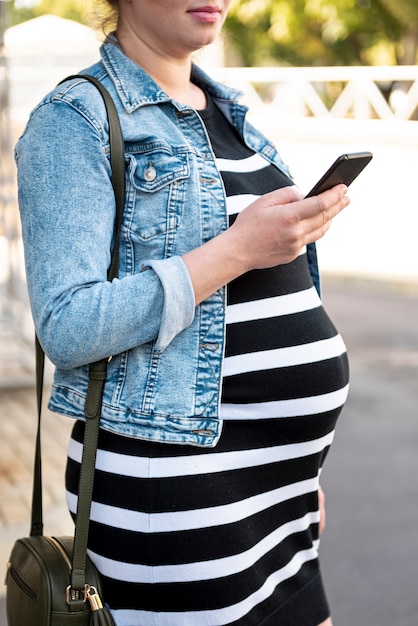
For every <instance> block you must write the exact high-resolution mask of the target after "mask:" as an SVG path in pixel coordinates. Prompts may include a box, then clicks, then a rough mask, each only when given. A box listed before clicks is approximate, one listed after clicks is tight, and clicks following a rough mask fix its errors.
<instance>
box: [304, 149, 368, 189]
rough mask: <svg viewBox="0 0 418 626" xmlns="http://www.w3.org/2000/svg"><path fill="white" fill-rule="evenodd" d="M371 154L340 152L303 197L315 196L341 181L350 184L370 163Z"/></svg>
mask: <svg viewBox="0 0 418 626" xmlns="http://www.w3.org/2000/svg"><path fill="white" fill-rule="evenodd" d="M372 158H373V155H372V153H371V152H351V153H349V154H342V155H341V156H339V157H338V159H337V160H336V161H334V163H333V164H332V165H331V167H330V168H329V170H328V171H327V172H325V174H324V175H323V176H322V178H321V179H320V180H318V182H317V183H316V185H315V186H314V187H313V188H312V189H311V190H310V192H309V193H308V194H306V196H305V198H309V197H310V196H317V195H318V194H319V193H323V192H324V191H327V190H328V189H331V188H332V187H335V185H339V184H340V183H343V184H344V185H347V187H348V185H350V184H351V183H352V182H353V180H354V179H355V178H357V176H358V175H359V174H360V172H362V171H363V170H364V168H365V167H366V165H367V164H368V163H370V161H371V160H372Z"/></svg>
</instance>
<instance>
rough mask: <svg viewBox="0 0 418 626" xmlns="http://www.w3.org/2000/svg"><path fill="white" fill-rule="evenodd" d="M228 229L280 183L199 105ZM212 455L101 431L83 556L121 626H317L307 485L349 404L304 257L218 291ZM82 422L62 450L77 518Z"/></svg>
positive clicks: (321, 596) (323, 614) (313, 517)
mask: <svg viewBox="0 0 418 626" xmlns="http://www.w3.org/2000/svg"><path fill="white" fill-rule="evenodd" d="M201 115H202V118H203V120H204V123H205V125H206V128H207V130H208V134H209V136H210V138H211V142H212V146H213V149H214V153H215V156H216V158H217V164H218V167H219V170H220V172H221V175H222V178H223V181H224V185H225V190H226V195H227V206H228V215H229V220H230V223H232V222H233V220H234V219H235V217H236V215H237V214H238V213H239V211H240V210H243V209H244V208H245V207H246V206H248V204H250V203H251V202H252V201H253V200H255V199H256V198H257V197H259V196H260V195H262V194H264V193H266V192H268V191H272V190H273V189H277V188H278V187H283V186H285V185H288V184H292V183H291V181H289V180H288V179H287V178H286V177H285V176H284V174H282V173H281V172H279V171H278V170H277V169H276V168H275V167H273V166H271V165H269V164H268V163H267V162H266V161H265V160H263V159H262V158H261V157H260V156H258V155H256V154H253V153H252V152H251V151H250V150H249V149H248V148H247V147H246V146H245V145H243V143H242V142H241V140H240V138H239V136H238V135H237V134H236V133H235V131H234V129H233V128H232V127H231V126H230V125H229V123H228V122H227V121H226V119H225V118H224V117H223V115H222V113H221V112H220V111H219V110H218V109H217V107H216V106H215V105H214V104H213V103H212V102H210V101H209V106H208V109H207V110H205V111H202V112H201ZM227 291H228V293H227V298H228V300H227V303H228V306H227V328H226V352H225V358H224V369H223V376H224V377H223V390H222V405H221V416H222V418H223V420H224V427H223V432H222V436H221V439H220V442H219V444H218V445H217V446H216V448H214V449H206V448H195V447H192V446H181V445H169V444H160V443H153V442H146V441H141V440H135V439H130V438H127V437H122V436H118V435H116V434H114V433H110V432H105V431H101V433H100V438H99V449H98V455H97V463H96V478H95V486H94V494H93V504H92V512H91V527H90V537H89V554H90V556H91V558H92V559H93V560H94V562H95V563H96V565H97V567H98V569H99V570H100V572H101V573H102V575H103V583H104V596H105V599H106V602H107V603H108V605H109V606H110V608H111V610H112V614H113V616H114V618H115V621H116V623H117V625H118V626H226V625H227V624H228V625H234V626H317V625H318V624H320V623H321V622H322V621H324V620H325V619H326V618H327V617H328V616H329V609H328V605H327V601H326V596H325V592H324V589H323V584H322V579H321V574H320V568H319V562H318V543H319V540H318V525H319V512H318V480H319V474H320V471H321V469H322V465H323V462H324V459H325V456H326V454H327V451H328V449H329V446H330V444H331V442H332V439H333V435H334V428H335V423H336V420H337V417H338V415H339V413H340V411H341V408H342V406H343V404H344V401H345V399H346V395H347V388H348V364H347V357H346V353H345V347H344V344H343V342H342V339H341V337H340V336H339V334H338V332H337V331H336V329H335V328H334V326H333V325H332V323H331V321H330V320H329V318H328V316H327V315H326V313H325V311H324V309H323V307H322V305H321V302H320V299H319V297H318V295H317V293H316V291H315V288H314V287H313V284H312V280H311V277H310V274H309V270H308V264H307V258H306V251H302V253H301V254H300V255H299V257H298V258H297V259H296V260H295V261H293V262H292V263H289V264H287V265H282V266H278V267H276V268H273V269H271V270H262V271H253V272H249V273H248V274H245V275H244V276H242V277H240V278H238V279H237V280H235V281H233V282H232V283H231V284H230V285H228V290H227ZM83 431H84V425H83V423H82V422H76V424H75V427H74V430H73V435H72V439H71V442H70V446H69V454H68V464H67V473H66V484H67V500H68V506H69V509H70V511H71V512H72V513H73V514H74V513H75V511H76V502H77V496H76V493H77V484H78V476H79V466H80V461H81V453H82V441H83Z"/></svg>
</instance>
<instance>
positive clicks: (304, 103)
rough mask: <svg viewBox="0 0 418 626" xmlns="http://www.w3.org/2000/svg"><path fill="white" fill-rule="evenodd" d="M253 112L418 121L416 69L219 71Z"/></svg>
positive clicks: (233, 69) (401, 67)
mask: <svg viewBox="0 0 418 626" xmlns="http://www.w3.org/2000/svg"><path fill="white" fill-rule="evenodd" d="M215 74H216V76H217V77H218V78H220V79H221V80H223V81H225V82H227V83H230V84H232V85H236V86H239V87H241V88H242V89H243V91H244V92H245V93H246V94H247V100H248V101H249V103H250V104H251V106H252V107H256V108H258V107H260V106H261V107H263V106H274V107H275V109H276V111H277V110H278V111H280V112H281V113H283V114H287V115H290V116H297V117H299V116H304V117H305V116H312V117H320V118H327V117H331V118H354V119H381V120H393V119H398V120H411V119H418V67H415V66H396V67H392V66H390V67H383V66H379V67H369V66H367V67H338V66H337V67H309V68H302V67H301V68H290V67H280V68H222V69H217V70H216V71H215Z"/></svg>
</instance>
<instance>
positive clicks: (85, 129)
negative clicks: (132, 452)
mask: <svg viewBox="0 0 418 626" xmlns="http://www.w3.org/2000/svg"><path fill="white" fill-rule="evenodd" d="M87 73H89V74H91V75H93V76H95V77H96V78H98V79H99V80H100V81H101V82H102V83H103V85H104V86H105V87H106V88H107V89H108V91H109V92H110V94H111V95H112V97H113V99H114V101H115V104H116V108H117V111H118V113H119V116H120V121H121V126H122V132H123V136H124V141H125V164H126V200H125V207H124V217H123V224H122V228H121V240H120V271H119V278H118V279H117V280H114V281H113V282H112V283H110V282H108V281H107V279H106V272H107V268H108V266H109V261H110V254H111V252H110V251H111V248H112V242H113V238H114V233H113V231H114V217H115V203H114V196H113V192H112V186H111V170H110V164H109V139H108V124H107V117H106V112H105V109H104V105H103V101H102V99H101V96H100V94H99V92H98V91H97V89H96V88H95V87H94V86H93V85H91V84H90V83H87V82H86V81H83V80H82V79H80V80H78V79H73V80H71V81H67V82H66V83H64V84H62V85H59V86H58V87H57V88H56V89H55V90H54V91H52V92H51V93H50V94H48V95H47V96H46V97H45V98H44V99H43V101H42V102H41V103H40V104H39V105H38V106H37V107H36V108H35V109H34V111H33V112H32V114H31V116H30V119H29V122H28V125H27V128H26V129H25V131H24V133H23V135H22V137H21V138H20V139H19V142H18V144H17V146H16V161H17V165H18V184H19V206H20V212H21V220H22V229H23V240H24V248H25V259H26V271H27V280H28V289H29V296H30V302H31V308H32V314H33V317H34V321H35V327H36V331H37V333H38V337H39V339H40V341H41V344H42V345H43V347H44V349H45V352H46V354H47V355H48V356H49V358H50V359H51V361H52V362H53V363H54V364H55V366H56V371H55V376H54V383H53V387H52V393H51V398H50V402H49V407H50V409H51V410H53V411H56V412H58V413H61V414H64V415H68V416H72V417H75V418H83V410H84V401H85V394H86V389H87V383H88V364H89V363H90V362H92V361H97V360H99V359H103V358H105V357H112V358H111V359H110V361H109V365H108V376H107V382H106V385H105V390H104V398H103V409H102V418H101V426H102V427H103V428H105V429H108V430H112V431H114V432H117V433H120V434H123V435H127V436H132V437H139V438H142V439H149V440H153V441H160V442H172V443H187V444H192V445H198V446H214V445H215V444H216V442H217V441H218V439H219V436H220V433H221V426H222V424H221V421H220V420H219V403H220V392H221V379H222V361H223V350H224V338H225V329H224V325H225V319H224V318H225V289H220V290H219V291H217V292H216V293H214V294H213V295H212V296H211V297H209V298H208V299H207V300H206V301H205V302H203V303H202V304H200V305H199V306H197V307H196V306H195V304H194V293H193V288H192V284H191V280H190V277H189V274H188V272H187V270H186V267H185V264H184V262H183V260H182V255H183V254H184V253H186V252H187V251H189V250H191V249H193V248H196V247H198V246H201V245H202V244H204V243H205V242H206V241H208V240H210V239H211V238H213V237H216V235H218V234H219V233H220V232H222V231H223V230H224V229H225V228H227V217H226V206H225V192H224V188H223V184H222V180H221V177H220V174H219V171H218V170H217V168H216V165H215V159H214V154H213V151H212V149H211V146H210V142H209V139H208V136H207V133H206V130H205V127H204V125H203V123H202V121H201V118H200V117H199V115H198V114H197V112H196V111H195V110H193V109H192V108H190V106H186V105H183V104H180V103H178V102H176V101H173V100H172V99H171V98H170V97H169V96H168V95H167V94H166V93H165V92H164V91H162V89H161V88H160V87H159V86H158V85H157V84H156V83H155V82H154V81H153V80H152V79H151V78H150V77H149V75H148V74H146V73H145V72H144V71H143V70H142V69H141V68H140V67H139V66H138V65H136V64H135V63H134V62H133V61H131V60H130V59H129V58H127V57H126V56H125V55H124V54H123V53H122V51H121V50H120V48H119V47H118V46H117V45H115V42H114V41H107V42H105V43H104V44H103V46H102V47H101V61H100V62H98V63H97V64H95V65H93V66H92V67H90V68H89V69H88V70H87ZM193 80H194V81H195V82H196V83H197V84H198V85H200V86H201V87H203V88H204V89H205V90H206V91H207V92H209V93H210V94H211V95H212V97H214V98H215V100H216V102H217V104H218V106H220V107H221V108H222V110H223V111H224V113H225V114H226V115H227V117H228V119H229V120H230V121H231V123H232V124H233V125H234V126H235V127H236V129H237V130H238V132H239V133H240V135H241V136H242V137H243V138H244V140H245V142H246V143H247V145H248V146H249V147H250V148H252V149H253V150H255V151H256V152H258V153H259V154H261V155H263V156H264V158H265V159H266V160H267V161H269V162H271V163H274V164H276V165H277V167H279V168H280V169H282V171H284V172H286V173H288V170H287V168H286V166H285V165H284V164H283V162H282V160H281V159H280V157H279V155H278V153H277V151H276V149H275V148H274V147H273V146H272V145H271V143H269V141H268V140H267V139H266V138H265V137H264V136H262V135H261V134H260V133H259V132H257V131H256V130H255V129H254V128H253V127H252V126H251V125H250V124H249V123H248V122H246V121H245V115H246V108H245V107H243V106H241V105H239V104H238V103H237V96H238V92H236V91H234V90H231V89H229V88H226V87H224V86H222V85H220V84H217V83H215V82H213V81H211V80H210V79H209V77H207V76H206V75H205V74H204V73H203V72H202V71H201V70H199V69H198V68H196V67H194V68H193ZM309 254H310V255H311V272H312V276H313V278H314V281H315V280H316V278H317V268H316V262H315V250H314V246H310V247H309Z"/></svg>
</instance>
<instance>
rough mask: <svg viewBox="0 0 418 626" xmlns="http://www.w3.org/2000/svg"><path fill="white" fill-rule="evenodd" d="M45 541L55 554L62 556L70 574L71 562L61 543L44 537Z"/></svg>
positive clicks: (53, 538)
mask: <svg viewBox="0 0 418 626" xmlns="http://www.w3.org/2000/svg"><path fill="white" fill-rule="evenodd" d="M45 539H46V540H47V541H48V542H49V543H50V544H51V545H52V546H53V547H54V548H55V550H56V551H57V552H59V554H60V555H61V556H62V558H63V561H64V563H65V564H66V566H67V569H68V572H69V573H70V574H71V560H70V557H69V556H68V554H67V551H66V550H65V548H64V546H63V545H62V544H61V542H60V541H59V540H58V539H56V538H55V537H45Z"/></svg>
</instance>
